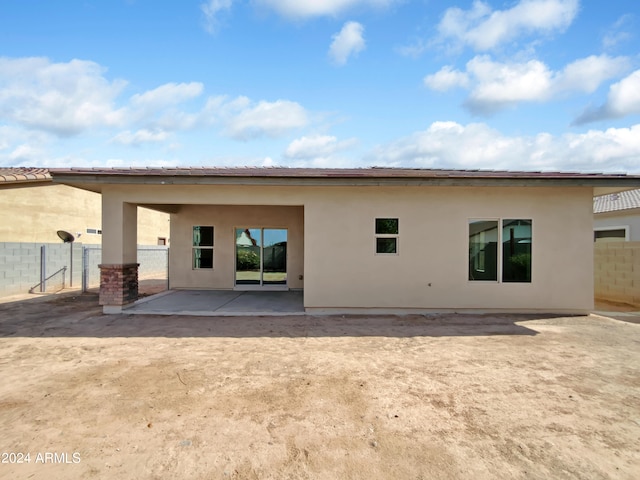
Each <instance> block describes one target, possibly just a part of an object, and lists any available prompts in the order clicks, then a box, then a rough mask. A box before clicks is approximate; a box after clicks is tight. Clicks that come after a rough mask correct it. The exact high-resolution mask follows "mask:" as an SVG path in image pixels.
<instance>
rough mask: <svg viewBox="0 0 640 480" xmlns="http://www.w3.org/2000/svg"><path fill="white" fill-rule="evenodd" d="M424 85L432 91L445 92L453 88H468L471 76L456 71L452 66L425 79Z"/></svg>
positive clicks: (443, 68)
mask: <svg viewBox="0 0 640 480" xmlns="http://www.w3.org/2000/svg"><path fill="white" fill-rule="evenodd" d="M424 84H425V85H426V86H427V87H429V88H430V89H432V90H437V91H439V92H444V91H447V90H449V89H451V88H455V87H466V86H468V85H469V75H468V74H467V73H465V72H460V71H458V70H454V69H453V67H451V66H446V67H442V68H441V69H440V70H439V71H438V72H436V73H434V74H433V75H427V76H426V77H425V78H424Z"/></svg>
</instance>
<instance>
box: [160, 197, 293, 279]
mask: <svg viewBox="0 0 640 480" xmlns="http://www.w3.org/2000/svg"><path fill="white" fill-rule="evenodd" d="M199 225H207V226H213V227H214V254H213V268H212V269H194V268H193V267H192V260H191V259H192V229H193V227H194V226H199ZM236 228H284V229H287V231H288V232H287V233H288V238H287V285H288V287H289V288H295V289H299V288H303V279H302V278H301V277H302V276H303V275H304V256H303V253H304V233H303V229H304V210H303V208H302V207H295V206H255V205H254V206H246V205H244V206H229V205H216V206H209V205H192V206H184V207H182V208H181V210H180V213H179V214H174V215H172V216H171V238H172V239H173V240H172V247H171V250H170V260H169V262H170V263H169V271H170V272H171V279H170V287H171V288H191V289H199V288H204V289H207V288H208V289H231V288H234V285H235V229H236Z"/></svg>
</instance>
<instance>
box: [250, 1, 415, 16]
mask: <svg viewBox="0 0 640 480" xmlns="http://www.w3.org/2000/svg"><path fill="white" fill-rule="evenodd" d="M400 1H402V0H254V3H256V4H257V5H262V6H265V7H267V8H270V9H272V10H275V11H276V12H278V13H279V14H280V15H282V16H285V17H289V18H294V19H304V18H309V17H319V16H336V15H338V14H340V13H343V12H345V11H347V10H349V9H352V8H355V7H373V8H384V7H387V6H390V5H393V4H394V3H399V2H400Z"/></svg>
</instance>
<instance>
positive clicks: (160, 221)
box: [0, 167, 169, 245]
mask: <svg viewBox="0 0 640 480" xmlns="http://www.w3.org/2000/svg"><path fill="white" fill-rule="evenodd" d="M58 230H64V231H66V232H69V233H71V234H72V235H73V236H74V238H75V240H76V241H78V242H80V243H82V244H88V245H94V244H100V243H102V199H101V196H100V194H98V193H95V192H92V191H87V190H82V189H78V188H73V187H71V186H68V185H62V184H59V183H55V184H54V183H53V182H52V180H51V175H50V173H49V170H48V169H46V168H23V167H14V168H0V242H29V243H33V242H42V243H59V242H61V240H60V238H59V237H58V235H57V231H58ZM168 241H169V215H168V214H166V213H164V212H158V211H154V210H149V209H146V208H141V209H140V213H139V216H138V243H139V244H141V245H158V244H161V245H166V244H168Z"/></svg>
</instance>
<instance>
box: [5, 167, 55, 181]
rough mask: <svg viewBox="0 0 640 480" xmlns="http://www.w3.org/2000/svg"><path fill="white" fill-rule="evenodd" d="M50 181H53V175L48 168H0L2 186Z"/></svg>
mask: <svg viewBox="0 0 640 480" xmlns="http://www.w3.org/2000/svg"><path fill="white" fill-rule="evenodd" d="M49 180H51V175H50V174H49V170H48V169H46V168H27V167H15V168H12V167H10V168H0V185H8V184H14V183H25V182H42V181H49Z"/></svg>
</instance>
